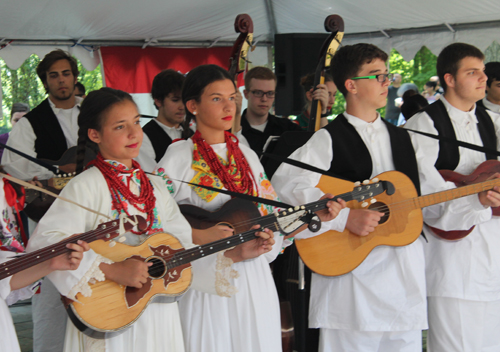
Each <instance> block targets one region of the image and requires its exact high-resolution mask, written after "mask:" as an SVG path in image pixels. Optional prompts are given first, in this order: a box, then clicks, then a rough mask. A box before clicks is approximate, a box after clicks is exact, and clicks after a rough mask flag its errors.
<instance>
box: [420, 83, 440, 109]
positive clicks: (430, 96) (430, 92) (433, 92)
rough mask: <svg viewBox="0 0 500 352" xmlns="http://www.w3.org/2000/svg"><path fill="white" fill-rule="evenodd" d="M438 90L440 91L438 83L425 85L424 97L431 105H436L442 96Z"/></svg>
mask: <svg viewBox="0 0 500 352" xmlns="http://www.w3.org/2000/svg"><path fill="white" fill-rule="evenodd" d="M437 89H438V85H437V82H433V81H428V82H427V83H426V84H425V85H424V91H423V93H422V96H423V97H424V98H426V99H427V101H428V102H429V104H432V103H434V102H435V101H436V100H438V99H439V97H440V96H441V94H439V93H438V91H437Z"/></svg>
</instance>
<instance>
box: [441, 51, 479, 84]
mask: <svg viewBox="0 0 500 352" xmlns="http://www.w3.org/2000/svg"><path fill="white" fill-rule="evenodd" d="M466 57H475V58H478V59H480V60H484V55H483V53H482V52H481V50H479V49H478V48H476V47H475V46H472V45H470V44H465V43H453V44H450V45H448V46H447V47H446V48H444V49H443V50H441V52H440V53H439V56H438V58H437V64H436V69H437V74H438V77H439V82H440V83H441V86H442V87H443V90H444V91H445V92H446V89H447V88H448V87H447V86H446V81H445V79H444V76H445V75H446V74H447V73H449V74H451V75H452V76H453V77H455V75H456V74H457V72H458V68H459V67H458V66H459V64H460V61H462V59H465V58H466Z"/></svg>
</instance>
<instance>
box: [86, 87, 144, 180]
mask: <svg viewBox="0 0 500 352" xmlns="http://www.w3.org/2000/svg"><path fill="white" fill-rule="evenodd" d="M124 101H130V102H132V103H134V100H133V99H132V97H131V96H130V94H128V93H126V92H124V91H121V90H117V89H112V88H101V89H99V90H94V91H92V92H90V93H89V95H87V97H86V98H85V99H84V100H83V103H82V106H81V108H80V114H79V115H78V144H77V152H76V172H77V173H80V172H82V171H83V167H84V166H85V165H83V163H84V159H85V149H86V148H87V147H88V148H90V149H91V150H93V151H94V152H96V153H97V152H98V151H99V149H98V147H97V145H96V144H95V143H94V142H92V141H91V140H90V139H89V137H88V130H89V129H94V130H97V131H101V129H102V125H103V122H104V116H105V114H106V112H108V111H109V109H111V107H112V106H113V105H115V104H118V103H121V102H124ZM134 104H135V103H134Z"/></svg>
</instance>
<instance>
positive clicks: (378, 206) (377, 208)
mask: <svg viewBox="0 0 500 352" xmlns="http://www.w3.org/2000/svg"><path fill="white" fill-rule="evenodd" d="M368 209H371V210H375V211H379V212H381V213H384V216H382V217H381V218H380V221H379V222H378V223H379V225H382V224H383V223H385V222H386V221H387V219H389V215H390V214H391V213H390V211H389V207H388V206H387V205H385V204H384V203H382V202H375V203H373V204H371V205H370V206H369V207H368Z"/></svg>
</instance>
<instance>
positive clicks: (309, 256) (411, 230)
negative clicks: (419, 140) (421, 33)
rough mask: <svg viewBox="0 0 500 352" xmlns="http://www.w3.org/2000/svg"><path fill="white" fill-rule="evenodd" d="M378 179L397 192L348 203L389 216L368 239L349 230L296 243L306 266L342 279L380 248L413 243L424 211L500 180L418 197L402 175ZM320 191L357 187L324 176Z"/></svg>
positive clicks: (417, 234)
mask: <svg viewBox="0 0 500 352" xmlns="http://www.w3.org/2000/svg"><path fill="white" fill-rule="evenodd" d="M377 179H380V180H384V181H388V182H390V183H391V184H393V185H394V192H392V193H391V192H386V193H383V194H380V195H379V196H378V197H377V198H376V200H375V199H372V201H371V202H370V203H368V202H364V203H363V204H361V205H360V204H358V203H356V202H351V201H350V202H347V206H348V207H349V208H351V209H360V208H368V209H373V210H376V211H379V212H382V213H384V214H385V215H384V216H383V217H382V219H381V220H380V222H379V225H378V226H377V227H376V228H375V231H373V232H372V233H370V234H369V235H368V236H358V235H356V234H353V233H351V232H350V231H349V230H348V229H345V230H344V231H343V232H337V231H333V230H332V231H327V232H325V233H323V234H321V235H318V236H315V237H312V238H308V239H301V240H296V241H295V244H296V246H297V250H298V252H299V254H300V256H301V258H302V260H303V261H304V263H306V265H307V266H308V267H309V268H310V269H311V270H312V271H314V272H315V273H318V274H320V275H324V276H339V275H343V274H346V273H348V272H351V271H352V270H354V269H355V268H356V267H358V266H359V265H360V264H361V263H362V262H363V260H365V258H366V257H367V256H368V254H370V252H371V251H372V250H373V249H374V248H375V247H377V246H406V245H408V244H410V243H413V242H414V241H415V240H416V239H417V238H418V236H420V233H421V232H422V227H423V216H422V210H421V209H422V208H424V207H427V206H430V205H434V204H438V203H443V202H447V201H450V200H453V199H456V198H461V197H465V196H468V195H471V194H475V193H479V192H482V191H486V190H490V189H492V188H493V187H494V186H498V185H500V179H493V180H489V181H484V182H480V183H476V184H470V185H466V186H463V187H459V188H454V189H450V190H446V191H442V192H437V193H432V194H428V195H425V196H420V197H418V196H417V195H418V194H417V191H416V189H415V186H414V185H413V182H412V181H411V180H410V179H409V178H408V177H407V176H406V175H404V174H403V173H401V172H398V171H389V172H384V173H382V174H380V175H378V176H377ZM317 187H318V188H319V189H321V190H322V191H323V192H325V193H332V194H338V193H341V192H342V191H343V190H346V189H350V188H352V187H353V183H352V182H349V181H345V180H340V179H336V178H333V177H329V176H322V177H321V179H320V181H319V183H318V185H317Z"/></svg>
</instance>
